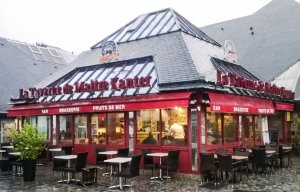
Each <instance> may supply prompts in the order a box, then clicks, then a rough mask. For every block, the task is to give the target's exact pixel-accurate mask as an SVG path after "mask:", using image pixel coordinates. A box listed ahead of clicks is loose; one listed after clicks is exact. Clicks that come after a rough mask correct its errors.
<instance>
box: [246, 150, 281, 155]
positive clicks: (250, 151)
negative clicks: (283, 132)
mask: <svg viewBox="0 0 300 192" xmlns="http://www.w3.org/2000/svg"><path fill="white" fill-rule="evenodd" d="M247 150H248V152H249V153H252V149H247ZM274 153H276V151H274V150H267V149H266V154H267V155H272V154H274Z"/></svg>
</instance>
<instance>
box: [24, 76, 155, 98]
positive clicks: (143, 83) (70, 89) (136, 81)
mask: <svg viewBox="0 0 300 192" xmlns="http://www.w3.org/2000/svg"><path fill="white" fill-rule="evenodd" d="M151 78H152V77H151V76H146V77H137V76H135V77H134V78H127V79H119V78H118V77H115V78H112V79H111V81H110V82H107V81H97V80H91V81H90V82H76V83H74V85H69V84H65V85H64V86H62V87H60V86H55V87H44V88H35V87H33V88H29V89H28V90H24V89H19V98H20V99H26V98H39V97H47V96H56V95H62V94H72V93H81V92H92V91H108V90H113V91H118V90H124V89H130V88H139V87H151V82H150V80H151Z"/></svg>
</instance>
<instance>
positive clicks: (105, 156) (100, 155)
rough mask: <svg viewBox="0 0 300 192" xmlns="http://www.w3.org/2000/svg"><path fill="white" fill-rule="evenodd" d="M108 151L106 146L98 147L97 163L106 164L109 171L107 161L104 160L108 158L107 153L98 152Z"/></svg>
mask: <svg viewBox="0 0 300 192" xmlns="http://www.w3.org/2000/svg"><path fill="white" fill-rule="evenodd" d="M104 151H106V149H105V147H96V148H95V152H96V164H97V165H100V166H105V170H106V172H107V163H105V162H104V160H106V159H107V155H102V154H98V153H99V152H104Z"/></svg>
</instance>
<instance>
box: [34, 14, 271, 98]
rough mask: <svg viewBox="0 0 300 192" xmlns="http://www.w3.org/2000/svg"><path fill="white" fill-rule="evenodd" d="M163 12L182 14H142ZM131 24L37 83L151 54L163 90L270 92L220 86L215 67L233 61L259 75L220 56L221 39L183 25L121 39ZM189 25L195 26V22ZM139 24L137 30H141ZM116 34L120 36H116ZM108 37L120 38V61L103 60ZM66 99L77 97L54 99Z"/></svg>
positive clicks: (50, 82)
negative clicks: (161, 31)
mask: <svg viewBox="0 0 300 192" xmlns="http://www.w3.org/2000/svg"><path fill="white" fill-rule="evenodd" d="M161 13H163V15H162V16H161V19H163V17H164V16H166V15H167V14H168V13H169V14H171V16H172V18H169V19H168V20H174V21H177V20H179V19H178V18H179V17H180V16H179V14H175V13H176V12H175V11H173V10H172V9H166V10H162V11H157V12H153V13H150V14H149V15H144V16H142V18H144V19H145V18H148V17H150V16H151V15H154V16H153V17H157V15H159V14H161ZM153 19H154V18H153ZM137 20H138V21H139V22H141V20H142V19H139V18H137ZM154 20H155V19H154ZM180 21H185V19H183V18H181V20H180ZM153 22H154V21H153ZM156 22H157V23H156V24H154V23H153V24H150V25H153V26H157V27H158V26H159V25H160V24H161V20H156ZM133 23H135V22H131V24H130V25H132V24H133ZM185 23H187V21H185ZM130 25H126V26H125V27H122V28H121V29H120V30H118V32H116V33H114V34H112V35H110V36H109V37H108V38H105V39H104V40H102V41H100V42H99V43H97V44H96V45H95V46H93V47H92V48H91V50H89V51H86V52H83V53H82V54H80V55H79V57H78V58H77V59H76V60H75V61H73V62H72V63H70V64H69V65H68V66H67V67H65V68H64V69H62V70H61V71H58V72H57V73H55V74H54V75H52V76H50V77H48V78H46V79H44V80H43V81H42V82H40V83H39V84H38V85H37V87H47V86H49V85H56V83H57V82H60V83H62V82H65V80H64V79H65V78H64V77H70V76H72V74H73V73H74V69H77V70H76V71H77V72H78V69H80V68H81V67H83V68H85V69H89V66H91V67H92V68H93V67H95V66H97V67H99V68H102V66H109V65H115V64H116V63H121V64H122V63H124V62H125V61H131V60H139V61H141V60H143V58H149V57H150V58H152V59H153V62H152V63H153V67H154V71H153V72H155V73H157V74H156V77H157V86H158V91H159V92H164V91H174V90H176V91H178V90H195V89H204V90H215V91H222V92H228V93H232V94H240V95H248V96H257V97H263V98H268V97H269V96H268V95H258V94H256V93H252V92H251V91H247V90H242V89H239V88H236V89H231V88H229V87H224V86H219V85H216V84H215V83H214V82H215V80H216V76H217V75H216V68H215V67H216V66H217V67H218V66H221V67H224V66H225V67H227V68H226V69H227V70H231V69H230V68H232V67H231V66H232V65H233V66H234V67H233V68H234V69H233V70H234V71H235V72H236V73H237V74H238V73H240V74H241V75H243V77H247V78H250V79H253V80H258V79H259V78H257V77H256V76H254V75H252V74H250V73H249V72H248V71H247V70H245V69H244V68H243V67H242V66H239V65H235V64H231V63H228V62H225V61H222V60H220V59H222V56H223V48H222V47H220V44H218V43H212V42H216V41H212V40H210V41H206V40H204V39H203V38H200V37H199V36H196V35H193V34H191V33H189V32H185V31H183V29H181V28H180V29H178V30H175V31H171V30H169V31H168V30H166V31H168V32H166V33H165V34H164V35H162V34H160V33H156V35H155V36H148V38H141V39H130V37H129V36H128V38H129V39H130V40H129V41H124V42H123V40H122V41H119V40H120V39H123V38H122V37H121V36H124V34H125V33H126V32H128V29H126V30H125V28H128V26H130ZM142 25H144V22H141V23H140V24H139V25H137V26H138V27H137V28H139V27H141V26H142ZM176 25H177V24H176ZM189 25H190V26H192V24H189ZM147 26H148V25H147ZM174 26H175V25H174ZM137 28H136V30H137V31H138V29H137ZM171 29H172V28H171ZM153 30H154V29H153ZM157 31H159V30H157ZM149 32H150V31H149ZM123 33H124V34H123ZM122 34H123V35H122ZM150 34H151V33H150ZM115 37H118V38H116V39H114V38H115ZM124 37H125V36H124ZM108 40H109V41H110V40H117V42H119V43H117V52H118V57H117V60H118V61H117V62H110V63H101V59H100V58H101V56H102V47H101V46H102V45H103V43H105V41H108ZM212 57H214V59H212V60H211V58H212ZM81 77H82V78H83V76H82V74H81V75H79V76H78V78H80V79H81ZM71 81H72V80H71ZM155 85H156V84H155ZM102 95H103V93H99V94H98V96H99V97H102ZM98 96H97V97H98ZM81 98H83V99H85V98H89V96H88V93H85V94H82V95H79V94H78V95H77V96H76V99H81ZM51 99H53V98H46V99H45V98H41V99H40V100H39V101H38V102H46V101H50V100H51ZM64 99H67V100H69V99H73V98H72V97H71V96H70V95H69V96H65V97H62V96H60V97H57V98H55V99H53V101H58V100H64Z"/></svg>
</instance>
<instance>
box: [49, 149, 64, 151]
mask: <svg viewBox="0 0 300 192" xmlns="http://www.w3.org/2000/svg"><path fill="white" fill-rule="evenodd" d="M49 151H61V148H52V149H49Z"/></svg>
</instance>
